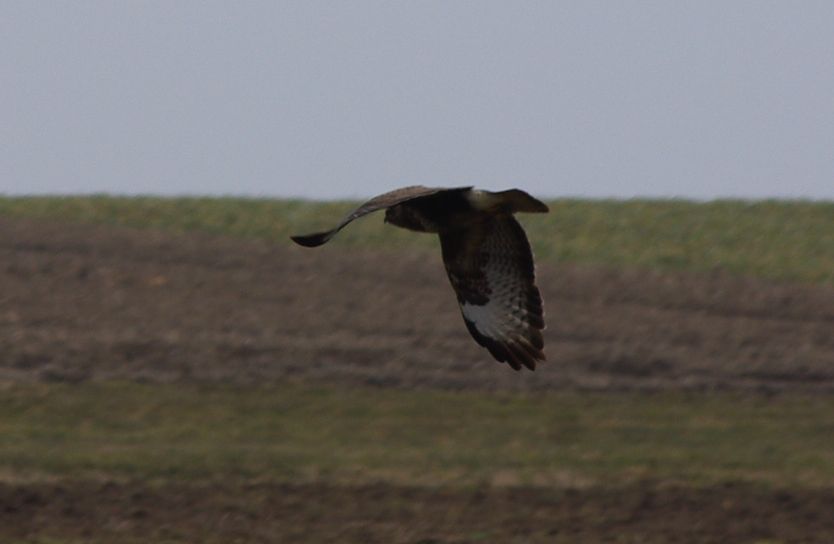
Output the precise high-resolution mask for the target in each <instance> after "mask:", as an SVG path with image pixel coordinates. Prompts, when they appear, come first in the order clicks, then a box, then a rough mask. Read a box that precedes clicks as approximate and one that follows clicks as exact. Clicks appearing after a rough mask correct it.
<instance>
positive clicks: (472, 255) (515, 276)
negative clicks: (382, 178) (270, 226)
mask: <svg viewBox="0 0 834 544" xmlns="http://www.w3.org/2000/svg"><path fill="white" fill-rule="evenodd" d="M383 208H387V209H386V211H385V222H386V223H391V224H392V225H395V226H398V227H402V228H405V229H409V230H414V231H417V232H434V233H437V234H438V235H439V236H440V247H441V249H442V252H443V264H444V265H445V266H446V273H447V274H448V275H449V280H450V281H451V282H452V287H453V288H454V290H455V293H457V298H458V304H459V305H460V310H461V313H462V314H463V320H464V322H465V323H466V328H467V329H469V332H470V334H472V337H473V338H475V340H476V341H477V342H478V343H479V344H480V345H482V346H483V347H485V348H486V349H488V350H489V352H490V353H491V354H492V356H493V357H495V359H497V360H498V361H501V362H507V363H508V364H509V365H510V366H511V367H513V368H514V369H515V370H520V369H521V367H522V366H526V367H527V368H529V369H530V370H534V369H535V368H536V361H544V358H545V357H544V353H543V351H542V349H543V347H544V342H543V341H542V333H541V331H542V329H544V312H543V309H542V299H541V295H540V294H539V290H538V288H537V287H536V284H535V275H534V271H533V255H532V253H531V251H530V244H529V243H528V242H527V237H526V236H525V234H524V229H522V228H521V225H519V224H518V221H516V220H515V218H514V217H513V213H515V212H539V213H541V212H547V211H548V209H547V206H546V205H545V204H544V203H542V202H540V201H538V200H536V199H535V198H533V197H532V196H530V195H528V194H527V193H525V192H524V191H520V190H518V189H510V190H509V191H501V192H497V193H493V192H490V191H479V190H476V189H473V188H472V187H456V188H450V189H445V188H432V187H422V186H413V187H404V188H402V189H397V190H394V191H391V192H389V193H385V194H382V195H379V196H376V197H374V198H372V199H371V200H369V201H367V202H365V203H364V204H362V205H361V206H359V207H358V208H356V209H355V210H354V211H352V212H351V213H349V214H348V215H347V216H346V217H345V218H344V219H342V221H341V222H340V223H339V224H338V225H336V227H335V228H334V229H332V230H328V231H325V232H318V233H315V234H309V235H306V236H292V239H293V240H294V241H295V242H296V243H298V244H300V245H302V246H305V247H316V246H320V245H322V244H324V243H326V242H327V241H328V240H330V239H331V238H332V237H333V236H334V235H335V234H336V233H337V232H339V231H340V230H342V228H344V227H345V226H346V225H347V224H348V223H350V222H351V221H353V220H354V219H356V218H358V217H362V216H363V215H366V214H369V213H371V212H374V211H376V210H381V209H383Z"/></svg>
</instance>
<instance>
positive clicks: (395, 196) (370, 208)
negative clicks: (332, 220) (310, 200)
mask: <svg viewBox="0 0 834 544" xmlns="http://www.w3.org/2000/svg"><path fill="white" fill-rule="evenodd" d="M468 189H471V187H454V188H443V187H423V186H422V185H412V186H410V187H403V188H402V189H395V190H393V191H390V192H388V193H384V194H381V195H379V196H375V197H373V198H372V199H370V200H369V201H367V202H365V203H364V204H362V205H361V206H359V207H358V208H356V209H355V210H353V211H352V212H350V213H349V214H347V215H346V216H345V218H344V219H342V220H341V221H340V222H339V224H338V225H336V227H335V228H333V229H331V230H326V231H323V232H316V233H314V234H307V235H303V236H290V238H292V240H293V241H294V242H295V243H297V244H299V245H302V246H305V247H316V246H320V245H322V244H324V243H326V242H327V241H328V240H330V239H331V238H333V236H335V235H336V233H337V232H339V231H340V230H342V229H343V228H345V226H346V225H347V224H348V223H350V222H351V221H353V220H354V219H358V218H360V217H362V216H363V215H367V214H369V213H371V212H375V211H377V210H381V209H383V208H390V207H391V206H396V205H397V204H401V203H403V202H405V201H407V200H413V199H415V198H421V197H424V196H430V195H434V194H437V193H442V192H445V191H462V190H468Z"/></svg>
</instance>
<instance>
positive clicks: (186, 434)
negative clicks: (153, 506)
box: [0, 383, 834, 486]
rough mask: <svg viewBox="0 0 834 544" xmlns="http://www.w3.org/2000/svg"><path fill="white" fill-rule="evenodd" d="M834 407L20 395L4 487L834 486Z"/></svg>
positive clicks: (185, 389)
mask: <svg viewBox="0 0 834 544" xmlns="http://www.w3.org/2000/svg"><path fill="white" fill-rule="evenodd" d="M832 432H834V398H831V397H824V396H819V397H790V396H776V397H772V398H765V397H758V396H742V395H736V394H705V395H694V394H680V393H674V394H673V393H669V394H654V395H639V394H580V393H550V394H541V395H529V396H528V395H518V394H515V395H510V394H500V395H499V394H483V393H472V392H464V393H449V392H431V391H400V390H383V389H340V388H322V387H309V386H281V387H263V388H231V387H219V386H196V385H148V384H126V383H124V384H123V383H118V384H113V383H109V384H108V383H105V384H83V385H54V384H49V385H46V384H42V385H15V386H11V387H9V388H6V389H5V390H3V392H2V395H0V436H2V440H0V478H3V479H6V480H15V479H20V480H25V479H39V478H43V477H57V478H86V477H99V476H101V477H107V478H128V479H142V480H162V481H169V480H172V479H173V480H181V481H195V480H209V479H223V480H226V481H228V480H230V479H231V480H250V479H266V480H275V481H307V480H310V479H319V478H321V479H327V480H328V481H332V482H346V483H354V482H372V481H380V480H381V481H386V482H393V483H402V484H417V485H422V484H425V485H459V486H467V485H479V484H484V483H486V484H497V485H564V486H573V485H577V486H582V485H586V484H587V485H590V484H598V483H605V484H611V483H618V482H619V483H628V482H631V481H635V480H640V479H651V480H655V479H657V480H662V481H678V482H682V483H687V484H696V485H700V484H713V483H717V482H726V481H746V482H757V483H762V484H765V485H777V486H794V485H803V486H830V485H834V449H832V448H831V442H830V439H831V436H832Z"/></svg>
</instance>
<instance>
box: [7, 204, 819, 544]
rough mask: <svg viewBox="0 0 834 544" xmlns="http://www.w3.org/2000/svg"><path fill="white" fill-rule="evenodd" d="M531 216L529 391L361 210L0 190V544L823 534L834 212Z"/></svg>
mask: <svg viewBox="0 0 834 544" xmlns="http://www.w3.org/2000/svg"><path fill="white" fill-rule="evenodd" d="M549 204H550V206H551V213H550V214H548V215H546V216H524V217H522V220H523V221H524V224H525V227H526V228H527V231H528V234H529V237H530V238H531V241H532V243H533V246H534V248H535V251H536V253H537V256H538V258H539V267H538V276H539V283H540V286H541V288H542V291H543V293H544V296H545V306H546V311H547V319H548V329H547V337H546V342H547V346H548V361H547V362H546V363H545V364H543V365H542V367H541V368H540V369H538V370H537V371H536V372H535V373H521V374H517V373H515V372H512V371H511V370H510V369H509V368H507V367H505V366H503V365H499V364H496V363H495V362H494V361H492V360H491V359H490V358H489V357H488V355H487V354H486V352H483V351H482V350H481V349H480V348H479V347H478V346H476V345H475V344H474V343H473V342H472V341H471V340H470V339H469V337H468V335H467V333H466V330H465V328H464V327H463V325H462V323H461V322H460V317H459V315H458V313H457V309H456V306H455V303H454V298H453V296H452V293H451V290H450V288H449V287H448V285H447V284H446V282H447V280H446V279H445V277H444V275H443V271H442V265H441V264H440V262H439V256H438V255H437V254H436V253H437V252H436V251H435V249H436V248H435V246H436V241H435V240H434V238H433V237H431V236H420V235H416V234H411V233H407V232H403V231H399V230H398V229H394V228H391V227H390V226H384V225H383V224H382V222H381V218H380V217H379V214H377V215H375V216H371V217H370V218H368V219H366V220H364V221H361V222H360V223H359V224H357V225H356V226H355V228H353V226H352V228H351V229H348V230H346V231H345V232H343V233H342V234H341V235H340V236H339V238H337V240H336V241H334V243H333V244H331V245H329V246H328V247H326V248H322V249H321V250H313V251H311V250H306V249H302V248H298V247H295V246H293V245H292V244H291V243H290V242H289V241H288V239H287V236H288V235H289V234H290V233H295V232H304V231H308V230H315V229H317V228H324V227H328V226H329V225H331V224H332V223H333V222H335V221H336V220H337V219H338V218H339V217H341V215H342V214H344V213H345V212H346V211H347V210H349V209H351V207H352V206H354V205H355V203H350V202H342V203H327V204H322V203H314V202H304V201H274V200H248V199H243V200H242V199H222V198H214V199H159V198H114V197H107V196H95V197H68V198H58V197H48V198H33V197H25V198H3V199H0V251H2V263H3V264H2V268H0V293H2V299H0V300H2V306H0V330H2V336H0V349H2V352H3V353H4V357H3V359H2V366H0V383H2V389H1V390H0V436H2V437H3V438H2V441H0V536H2V538H3V541H4V542H50V543H61V544H64V543H69V542H193V541H201V542H234V541H239V542H251V541H258V542H282V541H287V539H289V540H290V541H305V542H332V541H339V542H576V541H600V540H605V539H615V541H621V542H668V541H671V540H677V541H681V542H708V541H724V540H723V539H725V538H728V535H730V536H731V537H733V538H734V540H733V541H738V542H760V543H764V542H769V543H774V542H827V541H828V539H829V538H834V520H832V519H831V516H830V515H829V514H830V511H831V508H832V507H834V453H832V452H834V448H831V436H833V435H834V400H832V399H834V397H832V392H833V391H834V360H833V359H832V357H834V339H832V335H831V330H832V329H831V327H832V324H834V286H832V282H834V276H832V271H833V270H834V205H832V204H831V203H813V202H777V201H773V202H757V203H748V202H741V201H716V202H706V203H695V202H685V201H624V202H615V201H576V200H557V201H552V202H550V203H549ZM731 526H732V527H733V528H732V529H731V528H729V527H731ZM680 527H689V528H691V530H690V531H689V532H687V534H686V535H681V532H680Z"/></svg>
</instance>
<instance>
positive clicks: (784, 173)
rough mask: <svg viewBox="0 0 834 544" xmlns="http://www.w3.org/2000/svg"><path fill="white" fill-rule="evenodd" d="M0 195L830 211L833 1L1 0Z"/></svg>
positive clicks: (833, 179)
mask: <svg viewBox="0 0 834 544" xmlns="http://www.w3.org/2000/svg"><path fill="white" fill-rule="evenodd" d="M0 75H2V84H0V101H1V102H2V106H0V108H2V109H0V111H1V112H2V118H1V119H0V193H7V194H18V193H80V192H97V191H101V192H110V193H127V194H134V193H155V194H166V195H169V194H243V195H269V196H305V197H312V198H333V197H361V196H367V195H371V194H374V193H377V192H381V191H384V190H387V189H390V188H392V187H395V186H399V185H405V184H412V183H424V184H429V185H432V184H439V185H447V184H448V185H467V184H475V185H478V186H480V187H486V188H505V187H509V186H519V187H524V188H526V189H528V190H530V191H532V192H533V193H536V194H539V195H544V196H566V195H582V196H592V197H600V196H617V197H632V196H684V197H690V198H713V197H723V196H741V197H748V198H760V197H777V196H790V197H810V198H825V199H834V2H831V1H830V0H824V1H816V2H815V1H808V0H806V1H803V2H788V1H784V2H764V1H755V2H753V1H750V2H729V1H719V2H708V1H703V0H697V1H691V2H671V1H657V2H616V1H610V2H589V1H576V2H555V1H554V2H515V1H513V2H509V1H508V2H486V1H481V0H479V1H472V2H449V1H441V2H428V1H421V2H407V3H406V2H309V1H298V2H206V1H194V2H186V1H178V2H173V1H169V0H165V1H155V2H116V1H104V2H93V1H83V2H48V1H40V2H32V1H29V0H22V1H14V0H4V1H3V2H0Z"/></svg>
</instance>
